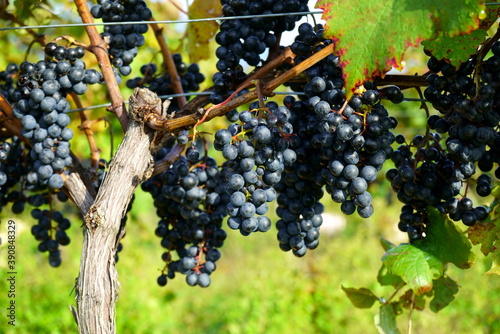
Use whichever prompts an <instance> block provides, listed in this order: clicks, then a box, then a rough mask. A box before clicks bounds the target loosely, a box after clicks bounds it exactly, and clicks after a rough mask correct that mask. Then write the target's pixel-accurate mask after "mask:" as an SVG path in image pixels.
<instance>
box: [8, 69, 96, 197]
mask: <svg viewBox="0 0 500 334" xmlns="http://www.w3.org/2000/svg"><path fill="white" fill-rule="evenodd" d="M89 71H90V70H89ZM88 73H89V76H87V75H86V74H87V70H85V64H84V63H83V61H81V60H79V59H78V60H76V61H75V62H74V63H73V64H72V63H70V62H69V61H66V60H61V61H57V62H56V61H49V62H45V61H40V62H38V63H37V64H33V63H30V62H23V63H22V64H21V66H20V76H19V80H18V89H17V90H16V92H15V93H14V97H15V100H16V103H15V104H14V109H13V114H14V116H15V117H16V118H18V119H19V120H20V121H21V126H22V130H21V134H22V135H23V136H24V137H25V138H26V139H29V140H30V143H31V144H32V145H33V149H32V150H31V152H30V157H31V158H32V159H33V161H34V163H33V173H31V174H30V175H29V176H28V182H29V183H32V184H36V183H38V184H40V185H48V186H49V187H50V188H52V189H59V188H61V187H62V186H63V178H62V176H61V175H60V173H62V172H63V170H64V168H65V167H67V166H70V165H71V163H72V160H71V156H70V148H69V147H70V145H69V140H71V138H73V131H72V130H71V129H70V128H68V127H67V126H68V125H69V122H70V118H69V116H68V115H67V114H66V112H67V111H68V110H69V103H68V101H67V100H66V95H67V94H68V93H70V92H75V93H78V94H83V93H85V91H86V89H87V83H93V82H94V81H90V80H91V79H88V78H93V77H94V76H93V74H94V72H93V71H90V72H88ZM97 77H98V76H97ZM95 82H97V81H95Z"/></svg>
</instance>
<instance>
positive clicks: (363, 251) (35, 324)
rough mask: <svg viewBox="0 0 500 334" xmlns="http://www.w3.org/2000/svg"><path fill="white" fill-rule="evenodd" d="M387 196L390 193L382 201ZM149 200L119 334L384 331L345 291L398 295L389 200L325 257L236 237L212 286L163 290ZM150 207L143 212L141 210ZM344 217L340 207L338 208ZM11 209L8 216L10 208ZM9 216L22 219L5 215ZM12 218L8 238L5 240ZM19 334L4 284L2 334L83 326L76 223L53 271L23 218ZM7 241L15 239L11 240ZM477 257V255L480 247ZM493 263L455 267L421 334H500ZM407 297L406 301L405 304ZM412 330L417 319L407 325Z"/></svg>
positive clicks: (141, 202) (135, 220) (424, 316)
mask: <svg viewBox="0 0 500 334" xmlns="http://www.w3.org/2000/svg"><path fill="white" fill-rule="evenodd" d="M379 195H383V193H380V194H379ZM147 196H148V195H145V194H137V199H136V202H135V209H134V210H133V212H132V213H133V214H132V217H131V218H130V219H129V222H128V224H127V236H126V237H125V239H124V240H123V244H124V250H123V251H122V252H121V253H120V260H119V262H118V265H117V266H118V272H119V279H120V283H121V289H120V292H119V299H118V303H117V327H118V332H119V333H165V332H168V333H183V334H186V333H234V334H237V333H245V334H248V333H266V334H269V333H271V334H272V333H292V334H293V333H376V329H375V327H374V325H373V317H374V315H375V314H376V312H377V307H376V306H373V307H372V308H371V309H364V310H361V309H356V308H354V307H353V306H352V305H351V303H350V301H349V300H348V299H347V297H346V296H345V294H344V292H343V291H342V290H341V286H342V285H343V286H346V287H358V288H359V287H367V288H370V289H372V291H374V292H375V294H377V295H378V296H380V297H385V298H388V297H389V296H390V294H391V293H392V290H391V289H389V288H382V287H380V286H379V285H378V284H377V282H376V275H377V272H378V269H379V267H380V264H381V262H380V258H381V256H382V254H383V250H382V248H381V247H380V245H379V238H380V237H381V236H384V237H386V238H388V239H391V240H393V241H394V240H396V239H398V238H399V239H400V240H404V236H403V235H402V234H401V233H399V232H397V231H396V230H395V228H394V225H395V217H397V216H396V215H397V207H391V206H388V204H387V203H386V202H385V201H383V200H382V199H381V198H385V197H383V196H379V198H378V199H377V201H378V202H377V205H376V213H375V215H374V217H373V218H370V219H368V220H361V219H358V218H357V217H355V216H352V217H348V221H347V225H346V229H345V230H344V231H342V232H341V233H340V234H338V235H335V236H328V235H324V234H323V235H322V236H321V243H320V246H319V247H318V249H316V250H314V251H308V253H307V255H306V256H305V257H304V258H301V259H298V258H295V257H294V256H293V255H291V254H289V253H283V252H282V251H280V250H279V249H278V247H277V241H276V237H275V232H274V231H270V232H268V233H266V234H252V235H251V236H249V237H242V236H241V235H240V234H239V233H238V232H234V231H229V232H228V233H229V237H228V240H227V243H226V245H225V247H224V248H223V249H222V253H223V257H222V259H221V260H220V261H219V262H218V264H217V265H218V268H217V270H216V271H215V272H214V273H213V274H212V284H211V286H210V287H209V288H206V289H202V288H199V287H195V288H192V287H188V286H187V285H186V283H185V282H184V280H183V277H182V276H181V275H179V276H178V277H176V278H175V279H174V280H171V281H169V283H168V284H167V286H166V287H163V288H160V287H158V286H157V284H156V277H157V276H158V275H159V270H160V266H161V260H160V256H161V253H162V249H161V247H160V246H159V239H158V238H156V237H155V236H154V229H155V226H156V218H155V216H154V209H153V208H152V207H151V204H150V203H149V201H147ZM139 209H140V211H139ZM332 209H333V210H335V207H332ZM6 211H8V210H6ZM2 215H3V217H5V218H12V216H10V217H9V216H8V214H6V212H5V211H4V212H3V213H2ZM5 218H4V219H2V222H3V224H2V225H1V227H0V233H5V231H6V227H5V225H6V224H5V222H6V221H5ZM16 222H17V225H18V227H20V228H21V230H20V231H19V234H18V237H17V273H18V274H17V282H16V292H17V294H18V295H17V298H16V303H17V310H16V311H17V319H16V328H12V327H10V326H8V325H7V323H6V317H5V307H4V305H7V303H8V298H7V295H6V293H5V291H6V288H7V285H6V283H7V282H6V281H5V280H4V279H3V276H4V275H3V276H2V279H1V280H0V305H1V311H0V316H1V321H0V333H71V332H76V331H77V328H76V325H75V324H74V320H73V318H72V315H71V313H70V311H69V305H75V301H74V291H73V286H74V284H75V279H76V277H77V275H78V269H79V258H80V252H81V241H82V236H81V230H80V228H79V222H78V221H76V220H74V223H73V226H72V229H71V234H70V237H71V238H72V242H71V244H70V246H68V247H65V248H64V250H63V264H62V265H61V267H59V268H51V267H50V266H49V265H48V262H47V259H46V254H39V253H38V251H37V250H36V247H37V244H36V242H35V241H34V239H33V238H32V236H31V234H30V233H29V228H30V225H31V223H32V222H31V221H30V218H29V216H23V217H19V218H16ZM3 239H4V241H5V237H4V238H3ZM5 251H6V248H5V243H4V244H3V245H2V246H0V272H5V271H6V268H5V259H6V252H5ZM476 251H477V249H476ZM488 265H489V262H488V260H487V259H484V258H483V257H482V256H481V255H479V254H478V260H477V261H476V264H475V265H474V266H473V268H472V269H469V270H466V271H462V270H458V269H457V268H454V267H450V268H449V275H450V276H451V277H452V278H454V279H455V280H457V281H458V283H459V284H460V285H461V289H460V291H459V293H458V294H457V296H456V300H455V301H454V302H453V303H452V304H451V305H450V306H449V307H447V308H446V309H444V310H442V311H441V312H440V313H438V314H435V313H433V312H431V311H429V310H427V309H426V310H424V311H423V312H419V311H415V312H414V313H413V317H412V326H413V333H438V332H439V333H451V332H453V333H473V334H475V333H478V334H479V333H499V332H500V304H498V302H497V301H498V300H499V298H500V284H499V278H498V277H497V276H490V275H482V273H484V272H485V271H486V270H487V268H488ZM396 298H397V297H396ZM398 324H399V327H400V330H401V331H402V332H406V327H407V325H408V311H407V310H405V311H404V314H403V315H402V316H400V317H399V318H398Z"/></svg>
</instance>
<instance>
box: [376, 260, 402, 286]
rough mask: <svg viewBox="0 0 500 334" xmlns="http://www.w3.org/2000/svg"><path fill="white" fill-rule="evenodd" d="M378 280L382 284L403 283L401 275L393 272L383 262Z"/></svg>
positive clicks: (395, 284)
mask: <svg viewBox="0 0 500 334" xmlns="http://www.w3.org/2000/svg"><path fill="white" fill-rule="evenodd" d="M377 281H378V282H379V283H380V285H382V286H384V285H392V286H394V287H396V286H398V285H401V284H402V283H404V282H403V280H402V279H401V277H399V276H397V275H394V274H391V273H390V272H389V271H388V270H387V267H386V266H385V265H384V264H382V267H380V270H379V271H378V275H377Z"/></svg>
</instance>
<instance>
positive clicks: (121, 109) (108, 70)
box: [74, 0, 128, 130]
mask: <svg viewBox="0 0 500 334" xmlns="http://www.w3.org/2000/svg"><path fill="white" fill-rule="evenodd" d="M74 1H75V5H76V8H77V10H78V14H79V15H80V17H81V19H82V22H83V23H93V22H94V19H93V17H92V15H91V14H90V11H89V8H88V6H87V2H86V1H85V0H74ZM85 31H86V32H87V35H88V36H89V39H90V44H91V45H90V46H89V50H90V51H91V52H92V53H94V54H95V56H96V58H97V62H98V63H99V67H100V68H101V71H102V75H103V76H104V81H105V82H106V87H107V88H108V93H109V97H110V99H111V107H109V110H111V111H112V112H114V113H115V115H116V117H117V118H118V120H119V121H120V124H121V126H122V128H123V129H124V130H126V129H127V125H128V119H127V114H126V112H125V111H126V109H125V105H124V103H123V96H122V94H121V92H120V89H119V87H118V82H117V81H116V77H115V73H114V72H113V68H112V67H111V63H110V61H109V56H108V52H107V51H106V43H104V41H103V40H102V38H101V35H100V34H99V32H98V31H97V28H96V26H85Z"/></svg>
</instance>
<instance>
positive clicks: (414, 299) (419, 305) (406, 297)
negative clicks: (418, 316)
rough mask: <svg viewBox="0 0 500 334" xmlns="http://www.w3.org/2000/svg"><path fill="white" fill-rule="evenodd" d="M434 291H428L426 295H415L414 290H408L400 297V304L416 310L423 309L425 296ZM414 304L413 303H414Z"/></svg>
mask: <svg viewBox="0 0 500 334" xmlns="http://www.w3.org/2000/svg"><path fill="white" fill-rule="evenodd" d="M429 293H432V291H429V292H428V293H426V294H424V295H419V296H417V295H415V293H414V292H413V290H411V289H410V290H407V291H406V292H405V293H404V294H402V295H401V296H400V297H399V301H398V304H399V305H401V307H403V308H406V309H410V308H412V307H413V308H414V309H416V310H419V311H422V310H424V309H425V297H426V295H427V294H429ZM412 304H413V305H412Z"/></svg>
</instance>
